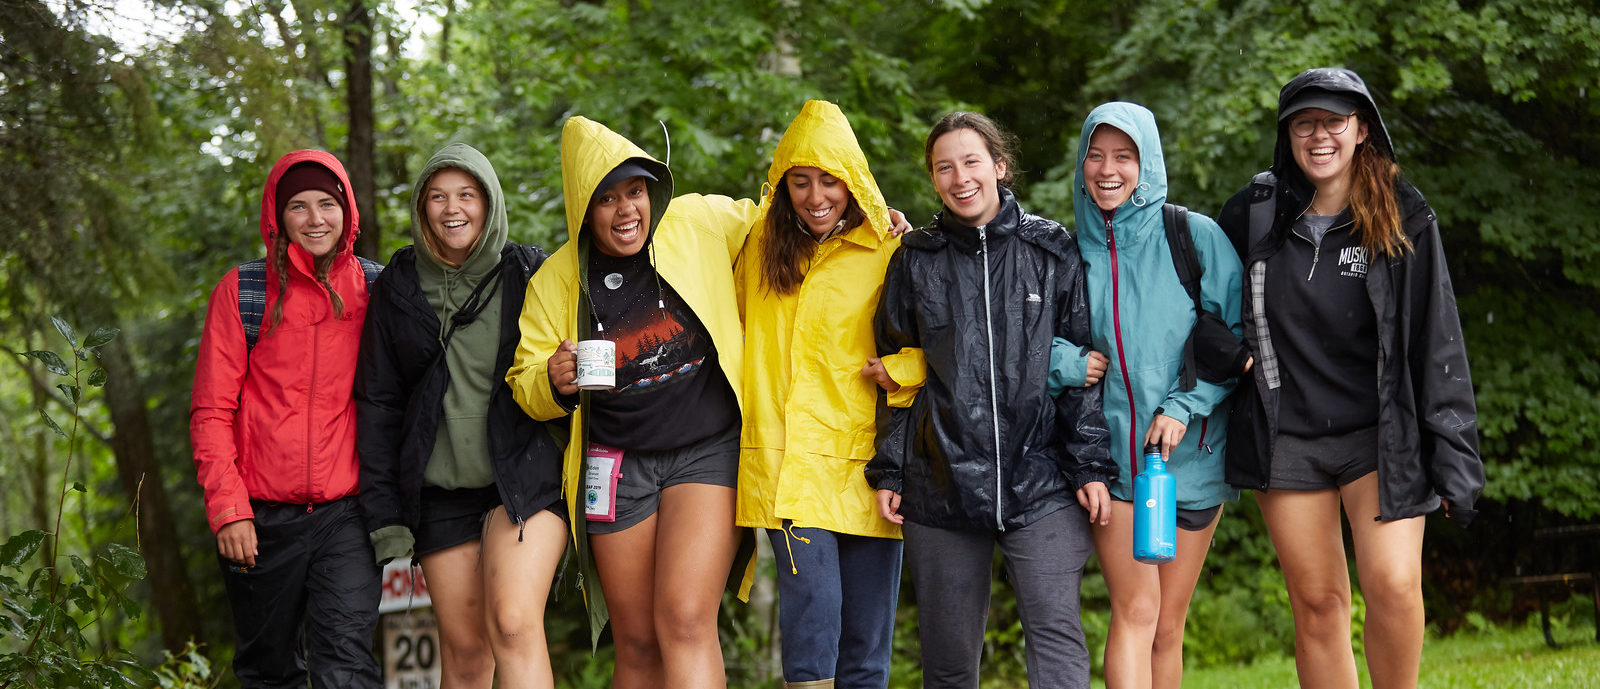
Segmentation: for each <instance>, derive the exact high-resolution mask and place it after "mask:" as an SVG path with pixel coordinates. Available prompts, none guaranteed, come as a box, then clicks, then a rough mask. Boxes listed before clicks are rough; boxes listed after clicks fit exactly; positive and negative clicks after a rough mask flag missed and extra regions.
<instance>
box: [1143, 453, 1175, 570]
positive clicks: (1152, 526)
mask: <svg viewBox="0 0 1600 689" xmlns="http://www.w3.org/2000/svg"><path fill="white" fill-rule="evenodd" d="M1177 556H1178V481H1177V479H1175V478H1173V476H1172V474H1169V473H1167V463H1166V461H1165V460H1163V459H1161V446H1159V445H1156V444H1155V443H1149V444H1146V445H1145V446H1144V471H1143V472H1140V473H1139V475H1138V476H1135V477H1133V559H1135V560H1138V561H1140V562H1143V563H1145V564H1151V565H1159V564H1161V563H1163V562H1171V561H1172V558H1174V557H1177Z"/></svg>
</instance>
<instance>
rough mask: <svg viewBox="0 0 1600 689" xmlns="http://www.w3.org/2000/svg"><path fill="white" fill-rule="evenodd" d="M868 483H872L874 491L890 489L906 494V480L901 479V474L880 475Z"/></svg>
mask: <svg viewBox="0 0 1600 689" xmlns="http://www.w3.org/2000/svg"><path fill="white" fill-rule="evenodd" d="M867 483H870V484H872V489H873V490H874V491H879V490H888V491H894V492H896V493H900V494H902V495H903V494H905V482H904V481H901V480H900V477H899V476H878V477H877V479H876V480H869V481H867Z"/></svg>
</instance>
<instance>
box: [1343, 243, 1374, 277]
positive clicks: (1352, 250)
mask: <svg viewBox="0 0 1600 689" xmlns="http://www.w3.org/2000/svg"><path fill="white" fill-rule="evenodd" d="M1367 259H1368V254H1367V248H1366V247H1364V246H1352V247H1348V248H1344V249H1340V250H1339V274H1340V275H1343V276H1345V277H1347V278H1365V277H1366V276H1367V263H1368V260H1367Z"/></svg>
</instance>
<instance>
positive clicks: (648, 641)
mask: <svg viewBox="0 0 1600 689" xmlns="http://www.w3.org/2000/svg"><path fill="white" fill-rule="evenodd" d="M611 621H612V624H611V641H612V643H613V644H614V645H616V647H617V663H618V664H619V665H629V664H632V665H640V664H650V663H651V662H653V660H652V659H654V658H658V657H659V656H660V655H661V640H660V638H658V637H657V636H656V631H655V628H654V627H653V626H652V625H648V624H645V625H637V624H635V625H619V624H617V623H616V622H617V620H616V618H615V617H613V618H611Z"/></svg>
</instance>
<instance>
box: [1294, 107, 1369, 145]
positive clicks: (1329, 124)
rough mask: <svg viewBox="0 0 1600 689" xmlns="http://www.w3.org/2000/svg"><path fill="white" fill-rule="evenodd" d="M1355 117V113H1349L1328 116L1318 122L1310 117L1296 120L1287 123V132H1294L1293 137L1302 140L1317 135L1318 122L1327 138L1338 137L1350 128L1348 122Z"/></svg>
mask: <svg viewBox="0 0 1600 689" xmlns="http://www.w3.org/2000/svg"><path fill="white" fill-rule="evenodd" d="M1355 116H1356V114H1355V113H1350V114H1348V115H1329V116H1327V117H1324V118H1322V119H1320V120H1319V119H1314V118H1311V117H1306V118H1301V119H1296V120H1293V121H1291V122H1290V123H1289V131H1291V132H1294V135H1295V136H1298V137H1300V138H1302V139H1304V138H1307V137H1309V136H1311V135H1312V134H1315V133H1317V123H1318V122H1320V123H1322V131H1325V132H1327V133H1328V136H1338V135H1340V134H1343V133H1344V130H1346V129H1349V128H1350V120H1352V119H1355Z"/></svg>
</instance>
